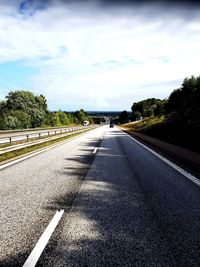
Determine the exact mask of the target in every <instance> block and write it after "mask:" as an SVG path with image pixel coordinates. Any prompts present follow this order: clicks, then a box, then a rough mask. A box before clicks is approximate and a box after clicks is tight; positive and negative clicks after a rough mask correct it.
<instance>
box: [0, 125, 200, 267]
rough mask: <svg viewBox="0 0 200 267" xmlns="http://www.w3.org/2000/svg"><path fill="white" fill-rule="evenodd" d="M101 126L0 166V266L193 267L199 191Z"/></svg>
mask: <svg viewBox="0 0 200 267" xmlns="http://www.w3.org/2000/svg"><path fill="white" fill-rule="evenodd" d="M186 176H187V175H183V174H181V173H180V172H178V171H177V170H176V169H174V167H171V166H169V165H168V164H166V163H165V162H164V161H163V160H161V159H160V158H158V157H157V156H156V155H154V154H152V153H151V152H150V151H148V150H147V149H145V148H144V147H143V146H141V145H140V144H139V143H138V142H136V141H134V140H133V139H131V138H130V137H128V136H127V135H125V134H124V133H123V132H122V131H120V130H119V129H117V128H108V126H103V127H100V128H97V129H95V130H93V131H91V132H88V133H86V134H85V135H84V136H81V137H80V136H79V137H76V138H74V139H73V140H71V141H69V142H67V143H66V144H64V145H62V146H58V147H56V148H54V149H51V150H49V151H46V152H44V153H42V154H39V155H37V156H35V157H32V158H30V159H27V160H25V161H23V162H20V163H18V164H16V165H13V166H11V167H8V168H6V169H3V170H1V172H0V181H1V195H2V198H1V199H2V200H1V204H0V205H1V238H0V249H1V251H0V266H22V265H23V263H24V262H25V260H26V259H27V257H28V256H29V255H30V253H31V251H32V250H33V248H34V246H35V244H36V243H37V241H38V240H39V238H40V236H41V235H42V233H43V232H44V230H45V229H46V227H47V226H48V225H49V222H50V221H51V219H52V217H53V216H54V214H55V213H56V211H58V210H64V214H63V216H62V218H61V220H60V221H59V222H58V225H57V228H56V229H55V231H54V232H53V235H52V236H51V239H50V241H49V242H48V244H47V246H46V248H45V250H44V251H43V253H42V255H41V257H40V259H39V262H38V266H91V267H92V266H152V267H155V266H163V267H166V266H170V267H171V266H187V267H188V266H200V251H199V247H200V236H199V229H200V205H199V203H200V188H199V186H198V185H197V184H195V183H194V182H192V181H191V180H189V179H188V178H187V177H186Z"/></svg>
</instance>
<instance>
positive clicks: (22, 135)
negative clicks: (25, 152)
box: [0, 126, 84, 145]
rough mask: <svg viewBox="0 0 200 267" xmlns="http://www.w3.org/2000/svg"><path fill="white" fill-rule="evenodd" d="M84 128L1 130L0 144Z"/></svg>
mask: <svg viewBox="0 0 200 267" xmlns="http://www.w3.org/2000/svg"><path fill="white" fill-rule="evenodd" d="M81 128H84V127H83V126H74V127H68V128H58V129H46V130H35V131H30V130H29V131H22V132H19V131H17V132H15V131H13V132H12V131H10V132H9V133H8V132H5V133H4V132H0V145H1V144H2V145H3V144H9V143H11V141H12V143H14V142H19V141H27V136H28V140H29V139H33V138H40V137H45V136H46V137H48V136H52V135H55V134H61V133H66V132H70V131H74V130H78V129H81Z"/></svg>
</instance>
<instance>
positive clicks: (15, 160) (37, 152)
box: [0, 129, 95, 170]
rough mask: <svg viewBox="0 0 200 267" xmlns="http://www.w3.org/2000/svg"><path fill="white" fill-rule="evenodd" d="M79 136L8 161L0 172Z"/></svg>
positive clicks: (1, 167)
mask: <svg viewBox="0 0 200 267" xmlns="http://www.w3.org/2000/svg"><path fill="white" fill-rule="evenodd" d="M92 130H95V129H92ZM92 130H91V131H92ZM86 133H87V132H86ZM80 136H81V135H80ZM80 136H75V137H71V138H70V139H67V140H65V141H61V142H58V143H57V144H54V145H50V146H48V147H47V148H42V149H40V150H39V151H36V152H33V153H31V154H29V155H27V156H24V157H23V156H22V157H21V158H19V159H13V160H12V161H10V162H8V163H5V164H2V165H0V170H3V169H5V168H7V167H9V166H12V165H14V164H17V163H18V162H21V161H23V160H26V159H29V158H32V157H34V156H36V155H38V154H41V153H43V152H45V151H47V150H50V149H52V148H54V147H57V146H61V145H63V144H65V143H68V142H71V141H72V140H73V139H74V138H77V137H80Z"/></svg>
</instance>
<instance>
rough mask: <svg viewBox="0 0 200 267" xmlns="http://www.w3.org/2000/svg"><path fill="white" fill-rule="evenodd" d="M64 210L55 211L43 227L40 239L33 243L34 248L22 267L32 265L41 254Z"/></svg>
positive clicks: (30, 266)
mask: <svg viewBox="0 0 200 267" xmlns="http://www.w3.org/2000/svg"><path fill="white" fill-rule="evenodd" d="M63 213H64V210H61V211H56V213H55V215H54V217H53V218H52V220H51V221H50V223H49V225H48V226H47V228H46V229H45V231H44V233H43V234H42V235H41V237H40V239H39V240H38V242H37V244H36V245H35V247H34V249H33V250H32V252H31V254H30V255H29V257H28V259H27V260H26V261H25V263H24V265H23V267H34V266H35V265H36V263H37V261H38V259H39V257H40V255H41V254H42V252H43V250H44V249H45V247H46V245H47V243H48V241H49V239H50V237H51V235H52V233H53V231H54V230H55V228H56V226H57V224H58V223H59V221H60V219H61V217H62V215H63Z"/></svg>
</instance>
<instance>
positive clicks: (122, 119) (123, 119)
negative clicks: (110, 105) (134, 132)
mask: <svg viewBox="0 0 200 267" xmlns="http://www.w3.org/2000/svg"><path fill="white" fill-rule="evenodd" d="M125 122H128V112H127V111H126V110H124V111H122V112H121V113H120V114H119V123H121V124H122V123H125Z"/></svg>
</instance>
